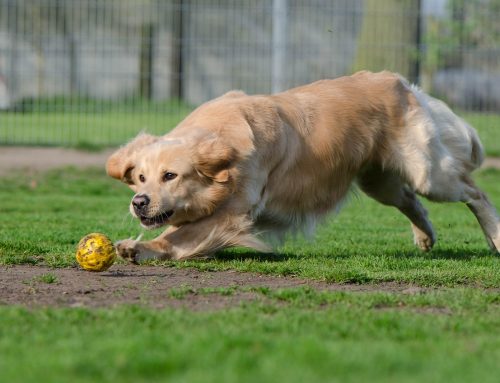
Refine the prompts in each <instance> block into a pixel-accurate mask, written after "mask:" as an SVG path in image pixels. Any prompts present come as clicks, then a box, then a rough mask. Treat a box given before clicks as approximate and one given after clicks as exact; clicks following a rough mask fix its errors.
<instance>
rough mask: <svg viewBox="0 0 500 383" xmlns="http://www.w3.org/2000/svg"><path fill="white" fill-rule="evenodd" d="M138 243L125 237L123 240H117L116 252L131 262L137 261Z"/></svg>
mask: <svg viewBox="0 0 500 383" xmlns="http://www.w3.org/2000/svg"><path fill="white" fill-rule="evenodd" d="M136 243H137V242H136V241H133V240H131V239H125V240H123V241H120V242H117V243H116V244H115V248H116V253H117V254H118V255H119V256H120V257H122V258H123V259H125V260H127V261H129V262H130V263H137V260H136V257H137V253H138V251H137V249H136V246H135V245H136Z"/></svg>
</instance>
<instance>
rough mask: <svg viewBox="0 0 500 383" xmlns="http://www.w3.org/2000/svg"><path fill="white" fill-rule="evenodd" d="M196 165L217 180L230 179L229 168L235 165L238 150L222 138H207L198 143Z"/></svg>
mask: <svg viewBox="0 0 500 383" xmlns="http://www.w3.org/2000/svg"><path fill="white" fill-rule="evenodd" d="M195 150H196V152H195V154H194V166H195V168H196V170H197V171H198V172H199V173H201V174H202V175H204V176H205V177H208V178H210V179H212V180H214V181H216V182H219V183H224V182H227V181H229V178H230V173H229V170H230V169H231V168H232V167H233V166H234V163H235V161H236V159H237V152H236V150H235V149H234V148H232V147H230V146H228V145H227V144H225V143H224V142H222V141H221V140H220V139H217V138H210V139H206V140H204V141H202V142H200V143H198V144H197V145H196V149H195Z"/></svg>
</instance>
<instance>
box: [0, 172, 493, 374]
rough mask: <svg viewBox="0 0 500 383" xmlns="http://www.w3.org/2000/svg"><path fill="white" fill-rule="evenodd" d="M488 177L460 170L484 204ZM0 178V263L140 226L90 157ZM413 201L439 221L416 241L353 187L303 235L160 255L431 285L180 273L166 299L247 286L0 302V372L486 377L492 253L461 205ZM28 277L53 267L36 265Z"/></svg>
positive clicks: (68, 261) (58, 252) (397, 219)
mask: <svg viewBox="0 0 500 383" xmlns="http://www.w3.org/2000/svg"><path fill="white" fill-rule="evenodd" d="M499 177H500V172H499V171H496V170H487V171H483V172H480V173H479V174H478V175H477V177H476V178H477V180H478V183H479V184H480V185H481V186H482V187H483V188H484V189H485V190H486V191H487V192H488V193H489V194H490V196H491V198H492V200H493V201H494V203H495V204H496V205H497V206H500V182H498V180H499ZM1 181H2V182H1V185H2V186H1V188H0V200H1V201H4V203H2V204H0V227H1V230H0V264H5V265H8V264H19V263H21V264H22V263H28V264H48V265H51V266H53V267H63V266H70V265H74V264H75V261H74V252H75V249H76V245H77V243H78V241H79V239H80V238H81V237H82V236H84V235H85V234H87V233H89V232H94V231H99V232H103V233H106V234H108V235H109V236H110V237H111V238H113V239H114V240H117V239H121V238H128V237H131V236H136V235H138V234H139V233H140V231H141V230H140V229H139V225H138V223H137V222H136V221H134V220H132V218H131V217H130V215H129V214H128V213H127V207H128V203H129V199H130V197H131V196H132V192H131V191H129V190H128V188H127V187H126V186H125V185H123V184H120V183H119V182H117V181H114V180H111V179H109V178H107V177H106V176H105V175H104V173H103V171H102V170H97V169H95V170H78V169H72V168H68V169H64V170H54V171H51V172H49V173H46V174H41V175H34V176H30V175H28V174H24V175H23V174H19V173H16V174H13V175H12V176H11V177H9V178H7V179H4V180H1ZM5 202H9V203H5ZM426 205H427V207H428V208H429V210H430V216H431V218H432V220H433V221H434V224H435V226H436V228H437V230H438V234H439V236H440V242H439V243H438V245H437V247H436V249H435V250H433V251H432V252H430V253H427V254H423V253H421V252H419V251H418V250H416V249H414V247H413V245H412V243H411V230H410V227H409V224H408V222H407V221H406V219H405V218H404V217H402V216H401V214H400V213H398V212H396V211H395V210H394V209H391V208H387V207H384V206H381V205H379V204H377V203H375V202H373V201H371V200H370V199H368V198H366V197H363V196H359V197H354V198H352V200H351V201H350V202H349V203H348V204H347V206H346V208H345V209H344V210H343V211H342V212H341V213H340V214H339V215H338V216H337V217H336V218H334V219H331V220H328V221H327V222H326V223H325V224H324V225H323V226H322V227H321V228H320V229H319V232H318V235H317V238H316V240H315V241H313V242H307V241H306V240H304V239H300V238H299V239H295V240H293V239H290V240H288V241H287V242H286V243H285V245H284V246H282V247H281V248H280V249H279V251H278V252H277V253H276V254H274V255H259V254H254V253H251V252H248V251H244V250H229V251H225V252H222V253H221V254H218V255H217V257H216V258H215V259H212V260H204V261H202V260H200V261H191V262H180V263H173V262H164V263H163V264H165V265H167V266H174V267H197V268H199V269H202V270H221V269H235V270H241V271H259V272H263V273H269V274H276V275H297V276H300V277H303V278H312V279H319V280H327V281H337V282H356V283H377V282H382V281H404V282H410V283H414V284H419V285H427V286H432V287H433V288H431V289H428V290H424V291H420V292H417V293H415V294H404V293H388V292H335V291H330V292H329V291H317V290H314V289H311V288H307V287H305V288H294V289H281V290H273V289H270V288H265V287H260V288H256V287H253V286H242V287H211V288H198V289H195V288H193V287H191V286H187V285H181V286H179V287H177V288H173V289H171V290H170V291H169V292H166V293H165V294H166V296H165V297H166V298H169V299H172V298H175V299H178V300H180V301H182V300H183V299H187V298H189V295H190V294H197V295H208V294H214V295H216V296H217V295H218V296H229V295H235V296H237V294H238V293H239V292H242V291H243V292H245V291H250V292H252V293H254V294H255V295H256V296H257V297H258V298H260V299H257V301H254V302H247V303H242V304H241V305H239V306H236V307H233V308H229V309H224V310H219V311H202V312H200V311H197V312H193V311H189V310H187V309H163V310H153V309H148V308H144V307H136V306H122V307H115V308H110V309H82V308H38V309H25V308H21V307H15V306H2V305H0V381H1V382H11V383H16V382H22V383H29V382H37V383H44V382H59V381H70V382H75V383H78V382H93V383H95V382H116V381H120V382H125V383H126V382H163V381H175V382H203V383H209V382H243V383H244V382H264V383H265V382H275V381H283V382H291V383H293V382H356V383H358V382H397V383H401V382H423V381H425V382H448V381H449V382H472V381H474V382H476V381H477V382H486V383H487V382H496V381H497V380H498V376H499V374H500V368H499V367H498V360H500V336H499V335H498V329H499V328H500V294H499V290H498V288H499V287H500V257H498V256H494V255H491V254H490V253H489V252H488V250H487V249H486V244H485V241H484V239H483V237H482V233H481V231H480V229H479V227H478V225H477V223H476V222H475V219H474V218H473V217H472V215H471V214H470V213H469V212H468V211H467V210H466V209H465V208H464V207H463V206H461V205H459V204H449V205H445V204H426ZM157 233H158V232H148V233H146V237H148V238H151V237H153V236H154V235H155V234H157ZM138 267H140V266H138ZM36 282H38V283H40V282H42V283H57V278H56V277H55V276H54V274H52V273H50V272H49V273H45V274H43V275H42V276H41V277H40V279H38V280H37V281H36ZM27 283H31V282H30V281H27ZM443 285H444V286H450V287H443ZM483 287H493V289H486V290H485V289H484V288H483Z"/></svg>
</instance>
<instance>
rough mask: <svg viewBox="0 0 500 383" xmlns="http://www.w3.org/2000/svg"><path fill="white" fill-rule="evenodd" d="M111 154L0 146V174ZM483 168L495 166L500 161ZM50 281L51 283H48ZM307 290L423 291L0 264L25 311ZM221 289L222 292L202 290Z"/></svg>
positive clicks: (1, 284) (206, 303)
mask: <svg viewBox="0 0 500 383" xmlns="http://www.w3.org/2000/svg"><path fill="white" fill-rule="evenodd" d="M111 152H112V150H107V151H103V152H98V153H93V152H82V151H78V150H73V149H63V148H35V147H0V176H2V175H6V174H8V173H12V172H15V171H17V170H24V171H29V172H43V171H46V170H50V169H54V168H58V167H63V166H76V167H89V166H97V167H104V164H105V162H106V159H107V158H108V156H109V155H110V154H111ZM484 167H495V168H500V159H497V158H490V159H487V160H486V162H485V164H484ZM49 282H50V283H49ZM300 286H309V287H312V288H315V289H319V290H333V291H387V292H402V293H408V294H415V293H420V292H422V291H425V289H423V288H420V287H416V286H412V285H407V284H398V283H383V284H376V285H352V284H328V283H322V282H317V281H308V280H303V279H298V278H293V277H273V276H267V275H259V274H254V273H239V272H233V271H223V272H201V271H198V270H195V269H177V268H166V267H159V266H157V267H155V266H132V265H130V266H127V265H114V266H113V267H112V268H111V269H110V270H109V271H106V272H103V273H90V272H86V271H83V270H81V269H78V268H64V269H50V268H47V267H43V266H0V304H4V305H23V306H27V307H37V306H56V307H110V306H115V305H121V304H138V305H144V306H148V307H153V308H162V307H185V308H188V309H193V310H218V309H223V308H226V307H231V306H235V305H239V304H240V303H242V302H250V301H256V300H260V301H264V300H265V299H266V298H265V296H264V295H263V294H260V293H258V292H256V291H254V290H252V289H251V288H255V287H267V288H270V289H279V288H292V287H300ZM220 288H229V290H227V289H226V292H227V291H229V294H228V293H224V292H221V291H219V292H218V293H217V292H213V291H212V292H210V290H207V289H212V290H213V289H220Z"/></svg>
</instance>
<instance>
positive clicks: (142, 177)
mask: <svg viewBox="0 0 500 383" xmlns="http://www.w3.org/2000/svg"><path fill="white" fill-rule="evenodd" d="M139 181H141V182H146V177H144V175H142V174H141V175H140V176H139Z"/></svg>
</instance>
